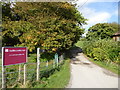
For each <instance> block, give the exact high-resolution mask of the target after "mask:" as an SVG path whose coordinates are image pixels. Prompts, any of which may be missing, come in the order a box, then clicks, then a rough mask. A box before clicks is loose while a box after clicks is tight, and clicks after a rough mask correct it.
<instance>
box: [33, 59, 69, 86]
mask: <svg viewBox="0 0 120 90" xmlns="http://www.w3.org/2000/svg"><path fill="white" fill-rule="evenodd" d="M69 79H70V65H69V60H66V61H65V63H64V64H63V66H62V67H61V68H60V71H59V70H58V71H56V72H55V73H54V74H52V75H51V76H50V77H48V78H43V79H42V80H41V82H42V84H39V83H38V84H37V85H35V87H34V88H65V87H66V85H67V84H68V83H69Z"/></svg>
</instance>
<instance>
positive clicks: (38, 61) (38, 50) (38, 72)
mask: <svg viewBox="0 0 120 90" xmlns="http://www.w3.org/2000/svg"><path fill="white" fill-rule="evenodd" d="M39 58H40V48H37V78H36V80H37V81H39V75H40V60H39Z"/></svg>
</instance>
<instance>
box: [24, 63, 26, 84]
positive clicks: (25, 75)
mask: <svg viewBox="0 0 120 90" xmlns="http://www.w3.org/2000/svg"><path fill="white" fill-rule="evenodd" d="M25 84H26V63H25V64H24V85H25Z"/></svg>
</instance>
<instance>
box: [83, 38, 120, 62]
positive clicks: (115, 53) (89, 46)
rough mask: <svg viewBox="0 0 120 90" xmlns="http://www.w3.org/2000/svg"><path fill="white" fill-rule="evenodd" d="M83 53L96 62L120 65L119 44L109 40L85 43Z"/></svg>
mask: <svg viewBox="0 0 120 90" xmlns="http://www.w3.org/2000/svg"><path fill="white" fill-rule="evenodd" d="M83 46H84V47H83V51H84V52H85V53H86V54H87V55H88V56H90V57H92V58H94V59H95V60H100V61H106V62H114V63H119V59H120V56H119V51H120V47H119V45H118V42H115V41H113V40H109V39H101V40H97V41H94V42H93V41H85V42H84V45H83Z"/></svg>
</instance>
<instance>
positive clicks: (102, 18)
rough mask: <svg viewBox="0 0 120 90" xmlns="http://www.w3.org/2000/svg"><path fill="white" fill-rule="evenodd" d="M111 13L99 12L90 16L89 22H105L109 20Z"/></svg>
mask: <svg viewBox="0 0 120 90" xmlns="http://www.w3.org/2000/svg"><path fill="white" fill-rule="evenodd" d="M110 17H111V15H110V14H109V13H107V12H98V13H95V14H94V15H93V16H92V17H89V18H88V19H89V20H88V23H89V24H95V23H103V22H107V21H108V20H109V18H110Z"/></svg>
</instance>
